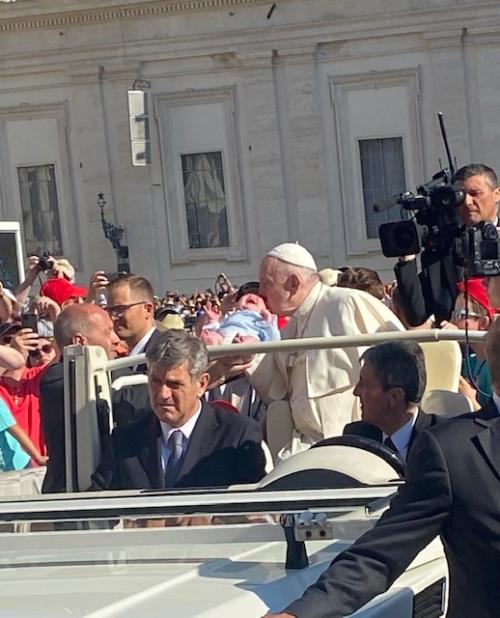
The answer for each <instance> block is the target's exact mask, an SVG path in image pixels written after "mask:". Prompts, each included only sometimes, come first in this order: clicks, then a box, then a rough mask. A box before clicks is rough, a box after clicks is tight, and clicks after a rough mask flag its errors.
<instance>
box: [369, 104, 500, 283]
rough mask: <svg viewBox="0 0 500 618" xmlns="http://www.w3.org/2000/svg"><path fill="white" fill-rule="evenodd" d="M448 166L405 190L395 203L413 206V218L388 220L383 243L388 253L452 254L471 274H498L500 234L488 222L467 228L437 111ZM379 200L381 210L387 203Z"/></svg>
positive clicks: (407, 207)
mask: <svg viewBox="0 0 500 618" xmlns="http://www.w3.org/2000/svg"><path fill="white" fill-rule="evenodd" d="M438 120H439V125H440V128H441V134H442V136H443V141H444V144H445V148H446V153H447V156H448V161H449V168H445V169H442V170H441V171H440V172H438V173H437V174H435V175H434V176H433V177H432V179H431V180H430V182H428V183H426V184H423V185H420V186H418V187H417V191H416V193H411V192H409V191H408V192H405V193H402V194H401V195H400V196H399V197H398V198H397V200H396V201H395V202H392V203H391V204H387V205H386V206H385V207H387V206H394V205H396V204H399V205H400V206H401V209H402V210H405V211H410V212H411V213H412V217H411V218H410V219H409V220H403V221H397V222H393V223H384V224H382V225H381V226H380V227H379V237H380V244H381V247H382V253H383V254H384V255H385V257H399V256H403V255H411V254H416V253H420V251H423V252H425V253H426V254H427V255H428V254H434V255H437V256H441V257H445V256H446V255H449V254H451V255H452V256H453V259H454V261H455V263H456V264H457V265H459V266H464V267H465V268H466V270H467V276H469V277H471V276H474V277H476V276H498V275H500V239H499V236H498V230H497V228H496V227H495V225H493V223H490V222H482V223H480V224H478V225H475V226H473V227H470V228H466V227H465V226H464V225H463V224H462V222H461V221H460V217H459V214H458V207H459V206H460V205H461V204H463V202H464V200H465V192H464V190H463V189H462V188H460V187H459V186H458V185H456V184H454V176H455V170H454V166H453V161H452V157H451V155H450V150H449V145H448V139H447V135H446V129H445V126H444V121H443V116H442V114H441V113H439V114H438ZM385 207H384V206H383V207H380V206H377V205H375V206H374V210H375V211H376V212H379V211H381V210H383V209H384V208H385Z"/></svg>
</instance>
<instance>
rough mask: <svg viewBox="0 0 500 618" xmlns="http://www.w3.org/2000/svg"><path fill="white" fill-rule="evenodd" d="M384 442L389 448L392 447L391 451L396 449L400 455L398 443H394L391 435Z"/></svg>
mask: <svg viewBox="0 0 500 618" xmlns="http://www.w3.org/2000/svg"><path fill="white" fill-rule="evenodd" d="M384 444H385V446H387V448H390V449H391V451H394V452H395V453H396V455H398V449H397V447H396V445H395V444H394V442H393V441H392V440H391V436H388V437H387V438H386V439H385V440H384Z"/></svg>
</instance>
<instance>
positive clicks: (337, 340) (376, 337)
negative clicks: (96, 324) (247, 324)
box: [107, 328, 486, 371]
mask: <svg viewBox="0 0 500 618" xmlns="http://www.w3.org/2000/svg"><path fill="white" fill-rule="evenodd" d="M485 337H486V332H485V331H468V332H467V333H466V332H465V331H464V330H455V329H438V328H435V329H431V330H408V331H391V332H383V333H371V334H367V335H339V336H337V337H311V338H309V339H286V340H284V341H267V342H265V343H238V344H234V343H229V344H225V345H217V346H208V355H209V358H210V359H211V360H213V359H216V358H221V357H226V356H244V355H249V354H259V353H261V352H262V353H266V352H292V351H296V350H321V349H329V348H355V347H367V346H371V345H376V344H377V343H382V342H384V341H403V340H404V341H406V340H413V341H418V342H427V341H466V340H468V341H469V342H471V343H473V342H477V341H482V340H483V339H484V338H485ZM145 361H146V355H145V354H137V355H136V356H127V357H125V358H119V359H117V360H113V361H110V362H109V363H108V364H107V369H108V371H113V370H114V369H121V368H123V367H130V366H134V365H140V364H141V363H144V362H145Z"/></svg>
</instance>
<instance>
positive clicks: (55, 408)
mask: <svg viewBox="0 0 500 618" xmlns="http://www.w3.org/2000/svg"><path fill="white" fill-rule="evenodd" d="M129 373H132V372H131V371H130V370H129V369H123V370H119V371H116V372H113V378H117V377H119V375H128V374H129ZM147 414H151V409H150V407H149V395H148V389H147V385H145V384H144V385H143V384H140V385H137V386H133V387H132V386H131V387H126V388H123V389H121V390H120V391H118V392H116V393H113V420H114V422H115V423H117V424H119V425H121V424H126V423H134V422H136V421H138V420H140V419H141V418H143V417H144V416H146V415H147ZM40 417H41V423H42V431H43V435H44V438H45V442H46V444H47V454H48V456H49V461H48V462H47V472H46V474H45V478H44V480H43V484H42V493H57V492H64V491H65V490H66V448H65V441H64V370H63V364H62V362H60V363H55V364H53V365H50V366H49V367H47V370H46V371H45V373H44V375H43V378H42V380H41V382H40Z"/></svg>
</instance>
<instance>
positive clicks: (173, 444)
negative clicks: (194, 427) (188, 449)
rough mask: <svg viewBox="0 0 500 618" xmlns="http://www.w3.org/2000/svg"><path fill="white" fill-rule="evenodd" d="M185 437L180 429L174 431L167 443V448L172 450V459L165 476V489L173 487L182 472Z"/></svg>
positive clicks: (169, 459) (170, 458)
mask: <svg viewBox="0 0 500 618" xmlns="http://www.w3.org/2000/svg"><path fill="white" fill-rule="evenodd" d="M183 441H184V436H183V434H182V431H181V430H180V429H176V430H175V431H173V432H172V433H171V434H170V436H169V438H168V442H167V446H168V448H169V449H170V457H169V458H168V462H167V469H166V471H165V472H166V474H165V487H173V486H174V485H175V481H176V480H177V476H178V474H179V472H180V469H181V465H182V456H183V454H184V449H183V448H182V446H183Z"/></svg>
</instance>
